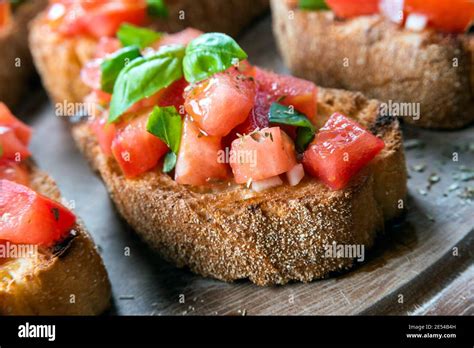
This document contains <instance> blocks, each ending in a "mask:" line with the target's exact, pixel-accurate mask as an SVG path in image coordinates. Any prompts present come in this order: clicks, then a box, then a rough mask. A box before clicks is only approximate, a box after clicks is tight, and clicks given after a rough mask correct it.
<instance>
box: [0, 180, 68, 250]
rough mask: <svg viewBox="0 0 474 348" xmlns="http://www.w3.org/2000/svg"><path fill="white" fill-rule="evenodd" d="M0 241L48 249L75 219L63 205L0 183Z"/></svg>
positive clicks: (25, 188) (33, 192)
mask: <svg viewBox="0 0 474 348" xmlns="http://www.w3.org/2000/svg"><path fill="white" fill-rule="evenodd" d="M0 190H1V192H2V194H1V195H0V217H1V219H0V239H2V240H8V241H10V242H12V243H19V244H37V245H44V246H50V245H52V244H53V243H54V242H57V241H59V240H60V239H62V238H64V237H65V236H66V235H67V234H68V233H69V232H70V231H71V229H72V228H73V227H74V225H75V223H76V217H75V216H74V214H73V213H71V212H70V211H69V210H68V209H67V208H65V207H64V206H63V205H61V204H59V203H58V202H55V201H53V200H51V199H49V198H47V197H45V196H42V195H40V194H38V193H37V192H35V191H33V190H31V189H30V188H28V187H26V186H23V185H20V184H17V183H14V182H12V181H9V180H0Z"/></svg>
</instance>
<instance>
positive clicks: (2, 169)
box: [0, 159, 30, 186]
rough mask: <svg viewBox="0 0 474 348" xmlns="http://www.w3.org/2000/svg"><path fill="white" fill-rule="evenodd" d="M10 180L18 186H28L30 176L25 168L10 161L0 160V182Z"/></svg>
mask: <svg viewBox="0 0 474 348" xmlns="http://www.w3.org/2000/svg"><path fill="white" fill-rule="evenodd" d="M1 179H5V180H10V181H14V182H16V183H18V184H22V185H25V186H28V185H29V184H30V175H29V174H28V170H26V168H25V167H24V166H23V165H21V164H19V163H17V162H15V161H11V160H6V159H0V180H1Z"/></svg>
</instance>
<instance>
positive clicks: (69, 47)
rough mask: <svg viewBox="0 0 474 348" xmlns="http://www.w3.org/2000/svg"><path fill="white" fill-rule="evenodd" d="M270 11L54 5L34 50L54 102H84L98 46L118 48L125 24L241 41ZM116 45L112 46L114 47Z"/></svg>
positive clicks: (238, 0) (240, 0) (208, 0)
mask: <svg viewBox="0 0 474 348" xmlns="http://www.w3.org/2000/svg"><path fill="white" fill-rule="evenodd" d="M267 9H268V0H201V1H196V0H166V1H163V0H159V1H145V0H137V1H123V0H108V1H102V0H92V1H91V0H89V1H87V2H81V1H75V2H71V1H68V0H59V1H50V6H49V7H48V9H46V10H45V11H44V12H43V13H41V14H40V15H39V16H38V18H36V20H35V21H34V23H33V25H32V28H31V35H30V47H31V50H32V52H33V56H34V59H35V64H36V67H37V69H38V71H39V73H40V75H41V77H42V80H43V84H44V86H45V87H46V89H47V91H48V92H49V95H50V96H51V98H52V99H53V100H55V101H57V102H58V101H60V102H62V101H63V100H67V101H71V102H79V101H81V100H82V99H83V98H84V96H85V95H86V94H87V93H88V92H89V91H90V89H89V88H88V87H87V86H85V85H84V84H83V83H82V81H81V79H80V78H79V74H80V71H81V69H82V67H83V65H84V64H85V62H87V61H89V60H90V59H91V58H93V52H96V49H95V48H96V46H97V45H98V44H99V45H101V46H102V47H104V49H105V50H107V49H110V46H111V45H112V46H113V40H111V39H112V38H115V37H116V34H117V30H118V28H119V26H120V25H121V24H123V23H129V24H135V25H140V26H149V27H151V28H153V29H155V30H158V31H160V32H170V33H174V32H177V31H180V30H183V29H185V28H187V27H194V28H197V29H199V30H201V31H222V32H226V33H228V34H230V35H237V34H238V33H239V32H240V31H241V30H242V29H244V28H245V27H246V26H247V25H248V24H250V23H251V21H252V20H253V19H255V17H257V16H258V15H261V14H262V13H264V12H265V11H267ZM111 42H112V43H111Z"/></svg>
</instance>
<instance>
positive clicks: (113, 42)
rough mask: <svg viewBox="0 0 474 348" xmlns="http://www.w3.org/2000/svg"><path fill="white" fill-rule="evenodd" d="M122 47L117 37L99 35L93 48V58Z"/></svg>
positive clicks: (101, 56)
mask: <svg viewBox="0 0 474 348" xmlns="http://www.w3.org/2000/svg"><path fill="white" fill-rule="evenodd" d="M121 47H122V44H121V43H120V41H119V39H117V38H115V37H101V38H100V39H99V42H98V43H97V47H96V49H95V55H94V58H105V57H106V56H107V55H109V54H111V53H114V52H115V51H117V50H119V49H120V48H121Z"/></svg>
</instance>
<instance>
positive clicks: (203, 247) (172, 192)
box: [72, 89, 407, 285]
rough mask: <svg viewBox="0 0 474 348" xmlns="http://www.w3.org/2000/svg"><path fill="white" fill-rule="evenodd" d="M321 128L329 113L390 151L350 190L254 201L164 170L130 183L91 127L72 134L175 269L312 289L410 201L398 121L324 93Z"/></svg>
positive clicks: (350, 97) (363, 102)
mask: <svg viewBox="0 0 474 348" xmlns="http://www.w3.org/2000/svg"><path fill="white" fill-rule="evenodd" d="M318 100H319V102H318V118H319V120H320V122H321V124H320V125H319V126H321V125H322V124H323V123H324V122H325V121H326V120H327V119H328V118H329V116H330V115H331V114H332V113H333V112H336V111H338V112H341V113H344V114H346V115H348V116H350V117H352V118H354V119H356V120H358V121H359V122H360V123H361V124H362V125H364V126H365V127H367V128H369V129H371V130H372V131H373V132H374V134H377V135H378V136H380V137H381V138H382V139H383V140H384V141H385V144H386V146H385V148H384V150H382V152H381V153H380V154H379V155H378V156H377V157H376V159H374V160H373V161H372V162H371V164H370V165H369V166H368V167H366V168H365V169H364V170H362V172H361V173H359V174H358V175H356V177H355V178H354V179H353V180H352V182H351V184H350V186H349V187H348V188H346V189H344V190H340V191H331V190H329V189H328V188H327V187H326V186H324V185H323V184H322V183H321V182H318V181H316V180H314V179H311V178H308V177H307V178H305V179H304V181H303V182H302V183H300V184H299V185H298V186H296V187H290V186H288V185H287V184H285V185H283V186H280V187H277V188H273V189H269V190H267V191H264V192H262V193H256V192H253V191H251V190H249V189H246V188H245V187H243V186H237V185H213V186H210V187H206V188H204V187H200V188H197V187H189V186H184V185H179V184H177V183H176V182H175V181H173V180H172V178H171V177H169V176H168V175H166V174H163V173H161V172H160V171H159V170H158V169H157V170H155V171H153V172H148V173H146V174H144V175H143V176H141V177H139V178H138V179H133V180H131V179H126V178H125V177H124V176H123V175H122V173H121V171H120V169H119V168H118V166H117V164H116V163H115V161H114V160H113V159H112V158H107V157H106V156H104V155H103V154H102V152H101V150H100V148H99V146H98V144H97V142H96V139H95V137H94V135H93V134H92V133H91V131H90V129H89V126H88V125H87V124H86V123H79V124H74V125H73V126H72V132H73V137H74V139H75V141H76V143H77V145H78V146H79V148H80V150H81V151H82V152H83V153H84V154H85V156H86V157H87V159H88V160H89V161H90V163H91V165H92V167H93V168H94V169H95V170H96V171H97V172H98V173H99V174H100V176H101V177H102V179H103V180H104V182H105V185H106V187H107V188H108V191H109V192H110V195H111V197H112V200H113V201H114V203H115V205H116V206H117V209H118V211H119V212H120V214H121V215H122V216H123V217H124V218H125V220H126V221H128V223H129V224H130V225H131V226H132V227H133V228H134V229H135V231H136V232H137V233H138V234H139V235H140V236H141V237H142V238H143V239H144V240H145V241H147V242H148V243H149V244H150V245H151V246H152V247H153V248H155V249H156V250H158V251H159V252H160V253H161V255H163V256H164V257H165V258H166V259H168V260H171V261H173V262H174V263H175V264H176V265H177V266H178V267H183V266H188V267H189V268H190V269H191V270H192V271H193V272H196V273H199V274H201V275H203V276H208V277H214V278H217V279H221V280H224V281H233V280H237V279H242V278H249V279H250V280H251V281H252V282H254V283H256V284H258V285H271V284H285V283H287V282H288V281H291V280H297V281H303V282H309V281H311V280H313V279H317V278H322V277H325V276H327V275H328V274H329V273H330V272H333V271H339V270H343V269H346V268H349V267H350V266H351V265H352V264H353V259H351V258H330V257H324V250H325V249H324V248H325V247H326V246H327V245H331V244H332V243H337V244H364V245H365V247H367V248H368V247H370V246H371V245H372V244H373V242H374V237H375V235H376V232H377V231H381V230H382V229H383V227H384V221H387V220H390V219H393V218H395V217H397V216H398V215H399V214H400V213H401V212H402V210H403V200H404V199H405V196H406V180H407V176H406V168H405V159H404V152H403V147H402V137H401V133H400V129H399V124H398V121H397V120H396V119H395V118H393V117H379V116H378V107H379V102H377V101H376V100H368V99H366V98H365V97H363V96H362V94H360V93H352V92H346V91H340V90H326V89H320V91H319V95H318Z"/></svg>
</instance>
